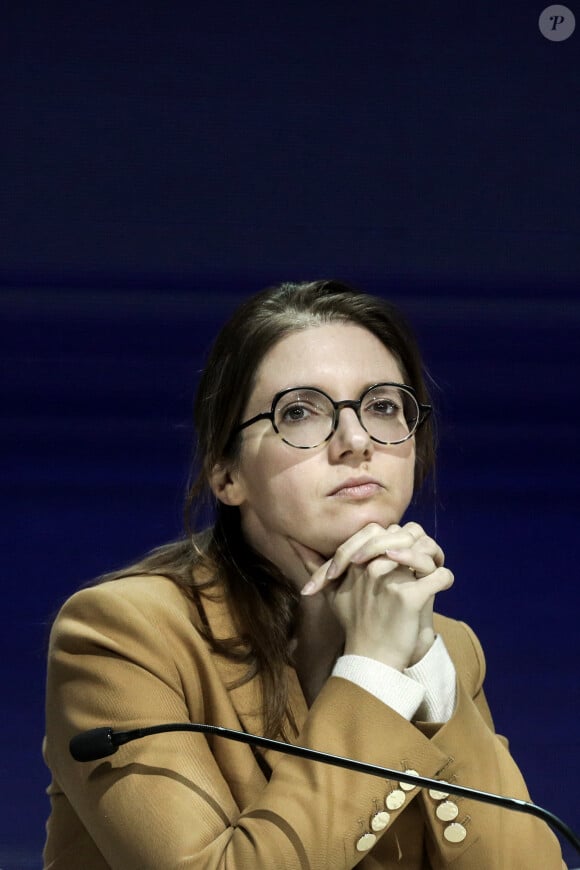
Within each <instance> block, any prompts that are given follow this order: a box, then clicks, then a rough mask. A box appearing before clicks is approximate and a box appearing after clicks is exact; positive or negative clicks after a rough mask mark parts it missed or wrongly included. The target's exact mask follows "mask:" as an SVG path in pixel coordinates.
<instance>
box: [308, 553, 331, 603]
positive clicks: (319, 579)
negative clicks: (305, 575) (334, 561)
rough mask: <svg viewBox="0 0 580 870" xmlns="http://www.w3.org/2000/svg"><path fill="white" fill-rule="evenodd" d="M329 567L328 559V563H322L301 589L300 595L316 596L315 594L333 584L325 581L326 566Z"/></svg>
mask: <svg viewBox="0 0 580 870" xmlns="http://www.w3.org/2000/svg"><path fill="white" fill-rule="evenodd" d="M329 565H330V559H328V561H326V562H323V563H322V565H321V566H320V568H318V569H317V570H316V571H314V573H313V574H312V576H311V578H310V580H308V582H307V583H305V584H304V586H303V587H302V589H301V590H300V594H301V595H304V596H306V597H307V596H310V595H316V593H317V592H320V591H321V590H322V589H324V588H325V587H326V586H329V585H330V584H331V583H333V582H334V581H333V580H327V578H326V572H327V571H328V566H329Z"/></svg>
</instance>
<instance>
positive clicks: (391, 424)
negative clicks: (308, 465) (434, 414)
mask: <svg viewBox="0 0 580 870" xmlns="http://www.w3.org/2000/svg"><path fill="white" fill-rule="evenodd" d="M343 408H352V409H353V411H354V412H355V413H356V415H357V417H358V420H359V423H360V424H361V426H362V427H363V429H365V431H366V432H367V433H368V434H369V436H370V437H371V438H372V440H373V441H377V442H378V443H379V444H401V443H402V442H403V441H407V440H408V439H409V438H412V436H413V435H414V434H415V432H416V431H417V429H418V428H419V426H422V425H423V423H424V422H425V420H426V419H427V418H428V416H429V414H430V413H431V410H432V409H431V405H423V404H421V403H420V402H418V401H417V397H416V395H415V390H414V389H413V387H408V386H406V385H405V384H392V383H384V384H374V385H373V386H372V387H369V388H368V389H366V390H365V391H364V393H363V394H362V395H361V397H360V399H358V400H357V401H353V400H351V399H346V400H345V401H343V402H335V401H334V399H331V398H330V396H328V395H327V394H326V393H325V392H324V391H323V390H318V389H316V388H315V387H290V388H289V389H287V390H282V391H281V392H279V393H276V395H275V396H274V398H273V399H272V406H271V408H270V410H269V411H268V412H267V413H264V414H256V416H255V417H252V418H251V420H246V421H245V423H241V424H240V425H239V426H238V427H237V428H236V429H235V430H234V433H233V434H234V435H235V434H237V433H238V432H241V430H242V429H246V428H247V427H248V426H251V425H252V424H253V423H257V421H258V420H270V422H271V423H272V426H273V427H274V431H275V432H277V434H278V435H279V436H280V437H281V439H282V441H284V442H285V443H286V444H289V445H290V446H291V447H298V448H299V449H301V450H308V449H310V448H312V447H318V446H319V445H320V444H324V442H325V441H328V440H329V439H330V438H332V436H333V434H334V432H336V429H337V426H338V419H339V414H340V412H341V410H342V409H343Z"/></svg>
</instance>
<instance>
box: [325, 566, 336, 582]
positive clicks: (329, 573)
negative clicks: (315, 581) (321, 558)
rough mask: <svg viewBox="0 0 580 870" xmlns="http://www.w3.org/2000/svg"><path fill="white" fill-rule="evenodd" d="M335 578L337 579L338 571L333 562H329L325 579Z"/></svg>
mask: <svg viewBox="0 0 580 870" xmlns="http://www.w3.org/2000/svg"><path fill="white" fill-rule="evenodd" d="M335 577H338V570H337V567H336V565H335V564H334V562H331V563H330V565H329V566H328V571H327V572H326V579H327V580H334V578H335Z"/></svg>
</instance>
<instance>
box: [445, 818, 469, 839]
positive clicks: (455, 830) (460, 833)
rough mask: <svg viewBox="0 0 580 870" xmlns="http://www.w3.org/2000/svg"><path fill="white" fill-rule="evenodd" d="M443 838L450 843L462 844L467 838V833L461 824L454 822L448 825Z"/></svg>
mask: <svg viewBox="0 0 580 870" xmlns="http://www.w3.org/2000/svg"><path fill="white" fill-rule="evenodd" d="M443 836H444V837H445V839H446V840H447V841H448V842H449V843H462V842H463V841H464V840H465V838H466V837H467V831H466V830H465V828H464V827H463V825H462V824H460V823H459V822H453V823H452V824H451V825H447V827H446V828H445V830H444V831H443Z"/></svg>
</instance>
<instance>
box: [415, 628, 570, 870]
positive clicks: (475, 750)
mask: <svg viewBox="0 0 580 870" xmlns="http://www.w3.org/2000/svg"><path fill="white" fill-rule="evenodd" d="M444 625H445V627H446V628H447V633H446V638H445V639H446V644H447V645H448V648H449V650H450V652H451V655H452V658H454V660H455V664H456V668H457V673H458V692H457V705H456V709H455V712H454V715H453V716H452V717H451V719H450V720H449V722H446V723H444V724H443V725H439V726H437V725H433V724H428V723H424V724H421V723H416V724H417V727H418V728H419V729H420V730H421V731H422V732H423V733H424V734H425V735H426V736H428V737H429V738H430V739H431V741H432V742H433V744H434V745H436V746H437V747H438V748H439V749H440V750H441V751H442V752H443V754H444V755H445V756H447V758H448V759H449V761H448V764H447V765H446V767H445V769H444V770H443V772H442V775H441V778H442V779H444V780H446V781H448V782H454V783H455V784H457V785H465V786H469V787H472V788H478V789H480V790H482V791H489V792H493V793H496V794H501V795H505V796H507V797H515V798H519V799H521V800H526V801H529V800H530V796H529V793H528V790H527V787H526V784H525V782H524V780H523V777H522V775H521V773H520V771H519V769H518V767H517V765H516V763H515V762H514V760H513V758H512V757H511V755H510V753H509V750H508V742H507V740H506V738H505V737H502V736H501V735H497V734H496V733H495V729H494V724H493V720H492V716H491V713H490V709H489V706H488V703H487V700H486V697H485V693H484V689H483V680H484V677H485V658H484V654H483V650H482V647H481V644H480V643H479V640H478V639H477V637H476V635H475V634H474V632H473V631H472V630H471V628H470V627H469V626H467V625H465V623H459V622H454V621H451V620H445V622H444ZM444 633H445V631H444ZM441 790H442V791H444V787H442V789H441ZM420 800H421V802H422V805H423V811H424V816H425V819H426V823H427V826H428V828H429V831H430V836H429V837H428V840H427V844H428V851H429V856H430V861H431V864H432V866H433V868H444V867H448V866H450V864H451V863H452V862H454V863H453V867H454V868H457V870H459V868H464V867H465V868H466V870H467V868H473V867H478V868H479V867H481V868H484V867H485V868H490V870H496V868H497V870H499V868H503V867H526V868H530V870H531V868H538V870H548V868H550V870H561V868H562V867H564V870H565V865H564V863H563V861H562V855H561V850H560V846H559V843H558V841H557V838H556V837H555V835H554V834H553V833H552V831H551V830H550V828H549V827H548V825H547V824H546V823H545V822H543V821H541V820H540V819H538V818H537V817H534V816H531V815H528V814H523V813H520V812H515V811H511V810H506V809H503V808H500V807H495V806H491V805H489V804H484V803H480V802H476V801H473V800H468V799H462V798H455V797H453V796H450V801H451V802H453V803H454V804H455V805H456V806H457V808H458V810H459V813H458V815H457V818H456V820H455V821H456V822H458V823H460V824H463V825H464V827H465V829H466V831H467V833H468V835H467V836H466V837H465V840H464V841H463V845H461V844H451V843H449V842H447V841H446V839H445V836H444V829H445V827H446V826H447V825H448V824H450V823H451V822H450V821H447V822H446V821H441V820H440V819H439V818H438V816H437V808H438V806H439V805H440V804H441V803H442V801H441V800H436V799H433V798H432V797H431V795H430V793H429V791H423V792H422V793H421V795H420Z"/></svg>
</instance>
